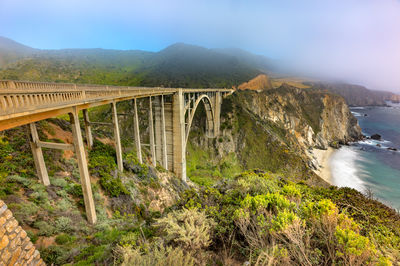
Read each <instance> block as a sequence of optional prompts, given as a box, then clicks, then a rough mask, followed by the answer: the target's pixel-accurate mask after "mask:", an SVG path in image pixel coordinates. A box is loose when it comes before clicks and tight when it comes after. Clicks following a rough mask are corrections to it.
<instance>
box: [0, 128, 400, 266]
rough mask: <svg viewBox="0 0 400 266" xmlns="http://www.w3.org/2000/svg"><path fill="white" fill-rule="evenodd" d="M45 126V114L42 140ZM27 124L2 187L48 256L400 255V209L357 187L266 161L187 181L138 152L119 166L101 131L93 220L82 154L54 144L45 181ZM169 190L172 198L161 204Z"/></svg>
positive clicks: (150, 260)
mask: <svg viewBox="0 0 400 266" xmlns="http://www.w3.org/2000/svg"><path fill="white" fill-rule="evenodd" d="M46 128H47V129H48V130H50V129H49V125H48V124H46V123H41V124H40V132H41V137H42V139H46V138H47V137H46V136H47V135H45V134H43V132H44V131H45V130H46ZM24 133H25V132H24V131H22V130H19V129H16V130H10V131H7V132H6V134H5V135H4V136H2V138H1V142H0V152H1V155H2V156H1V161H0V170H1V171H0V172H1V180H0V182H1V191H0V197H1V199H3V200H4V201H5V202H6V203H7V204H8V206H9V207H10V209H11V210H12V211H13V212H14V214H15V216H16V218H17V219H18V221H19V222H20V223H21V224H22V225H23V227H24V228H25V229H26V230H27V231H28V234H29V235H30V237H31V239H32V241H33V242H35V244H36V245H37V246H39V247H40V251H41V255H42V257H43V258H44V260H45V261H46V262H47V263H48V264H52V263H53V264H55V265H62V264H69V263H70V264H71V263H72V264H78V265H92V264H98V265H99V264H112V263H117V264H122V265H206V264H211V265H216V264H217V265H231V264H236V265H241V264H243V263H244V262H249V263H250V264H251V265H275V264H278V265H282V264H284V265H326V264H342V265H365V264H378V265H390V264H391V263H392V262H393V263H394V262H397V261H399V260H400V253H399V250H400V231H399V228H400V218H399V215H398V214H397V213H396V212H395V211H394V210H391V209H390V208H388V207H386V206H385V205H383V204H381V203H379V202H377V201H375V200H373V199H371V198H366V197H365V196H363V195H362V194H361V193H359V192H357V191H355V190H353V189H348V188H341V189H338V188H335V187H330V188H321V187H311V186H309V185H306V184H305V183H303V182H293V181H291V180H293V179H292V178H289V177H287V176H285V175H284V174H273V173H270V172H264V171H260V170H256V171H248V172H243V173H241V174H239V175H236V176H232V175H230V174H229V173H230V172H224V174H227V177H225V176H223V175H224V174H222V173H219V174H218V175H216V177H215V178H210V179H209V180H208V181H209V182H208V183H207V184H203V183H201V180H200V182H199V183H200V184H202V185H196V184H192V185H191V186H186V185H184V184H182V183H181V182H180V181H179V180H178V179H177V178H175V177H174V176H173V175H171V174H168V173H165V171H164V170H163V169H162V168H160V167H158V168H157V169H158V170H157V169H153V168H149V167H148V166H146V165H141V164H139V163H138V162H137V160H136V158H135V156H134V155H133V154H134V153H126V154H125V160H124V161H125V172H124V173H120V172H118V171H117V170H116V168H117V167H116V163H115V156H114V151H113V148H112V147H111V146H109V145H105V144H103V143H101V142H99V141H96V143H95V146H94V148H93V149H92V151H91V152H90V153H89V164H90V171H91V173H92V175H93V176H94V179H93V191H94V196H95V202H96V211H97V215H98V218H99V222H98V223H97V224H96V225H95V226H90V225H88V224H87V222H86V220H85V216H84V208H83V201H82V191H81V189H80V186H79V176H78V174H77V168H76V164H75V162H74V160H73V159H65V158H63V156H62V154H61V152H58V151H57V152H54V151H48V150H46V151H45V155H46V158H47V162H49V163H50V162H53V163H50V164H49V165H48V168H49V173H50V175H51V176H52V178H51V183H52V185H51V186H49V187H44V186H42V185H41V184H39V183H38V181H37V178H36V177H35V175H34V173H33V172H32V169H33V162H32V157H31V155H30V151H29V148H28V143H27V141H26V138H24ZM53 141H54V140H53ZM60 141H61V140H60ZM50 156H51V157H52V158H53V160H49V157H50ZM218 171H219V170H218ZM64 172H65V173H64ZM61 173H64V175H65V176H63V177H61V176H60V175H61ZM163 176H164V177H165V176H168V178H167V179H163ZM194 180H195V181H197V180H196V179H194ZM166 191H168V193H167V192H166ZM166 195H167V196H168V195H169V196H170V198H168V197H167V196H166ZM174 196H175V197H174ZM159 197H163V198H162V199H160V198H159ZM165 201H169V204H165V205H164V206H162V207H157V206H158V205H157V203H161V202H165Z"/></svg>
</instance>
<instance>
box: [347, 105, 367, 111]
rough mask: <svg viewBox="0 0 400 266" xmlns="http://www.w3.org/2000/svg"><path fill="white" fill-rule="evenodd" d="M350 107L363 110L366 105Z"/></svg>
mask: <svg viewBox="0 0 400 266" xmlns="http://www.w3.org/2000/svg"><path fill="white" fill-rule="evenodd" d="M350 109H355V110H362V109H365V107H362V106H355V107H350Z"/></svg>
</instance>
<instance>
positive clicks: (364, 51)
mask: <svg viewBox="0 0 400 266" xmlns="http://www.w3.org/2000/svg"><path fill="white" fill-rule="evenodd" d="M399 14H400V2H399V1H396V0H379V1H377V0H324V1H320V0H303V1H298V0H297V1H296V0H280V1H262V0H246V1H245V0H218V1H215V0H200V1H199V0H169V1H162V0H146V1H138V0H133V1H132V0H113V1H111V0H85V1H81V0H69V1H67V0H47V1H46V0H37V1H28V0H1V1H0V35H5V36H7V37H10V38H13V39H16V40H17V41H20V42H23V43H25V44H27V45H32V46H35V47H39V48H66V47H103V48H115V49H146V50H159V49H162V48H164V47H165V46H167V45H169V44H172V43H175V42H186V43H192V44H198V45H203V46H206V47H240V48H243V49H247V50H250V51H252V52H256V53H261V54H264V55H267V56H269V57H271V58H274V59H277V60H281V61H282V62H284V63H285V64H286V65H288V66H290V67H291V68H292V69H293V70H295V71H297V72H298V73H300V74H302V75H310V76H318V77H325V78H329V79H335V80H343V81H348V82H354V83H359V84H364V85H367V86H369V87H371V88H374V89H391V90H393V89H397V90H399V91H400V75H399V70H400V15H399Z"/></svg>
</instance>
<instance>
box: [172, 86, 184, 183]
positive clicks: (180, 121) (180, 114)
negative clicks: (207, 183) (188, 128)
mask: <svg viewBox="0 0 400 266" xmlns="http://www.w3.org/2000/svg"><path fill="white" fill-rule="evenodd" d="M172 112H173V114H172V132H173V154H174V160H173V166H174V168H173V171H174V172H175V174H176V175H177V176H178V177H180V178H182V180H183V181H186V148H185V116H184V114H185V113H184V99H183V92H182V89H179V90H178V92H176V93H174V95H173V99H172Z"/></svg>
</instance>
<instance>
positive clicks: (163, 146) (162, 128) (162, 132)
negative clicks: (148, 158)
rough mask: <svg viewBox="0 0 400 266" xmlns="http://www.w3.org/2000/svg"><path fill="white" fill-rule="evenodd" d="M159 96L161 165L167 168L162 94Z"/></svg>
mask: <svg viewBox="0 0 400 266" xmlns="http://www.w3.org/2000/svg"><path fill="white" fill-rule="evenodd" d="M160 98H161V136H162V162H163V167H164V168H165V169H167V170H168V155H167V133H166V131H165V110H164V96H162V95H161V96H160Z"/></svg>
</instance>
